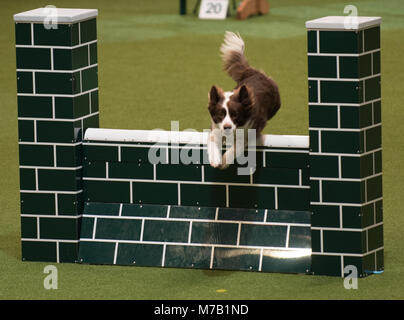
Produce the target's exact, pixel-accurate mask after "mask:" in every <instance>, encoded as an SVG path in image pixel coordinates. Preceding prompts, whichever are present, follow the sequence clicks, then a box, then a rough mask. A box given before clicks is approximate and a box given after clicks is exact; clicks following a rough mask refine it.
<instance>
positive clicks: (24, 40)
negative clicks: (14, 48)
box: [15, 23, 32, 45]
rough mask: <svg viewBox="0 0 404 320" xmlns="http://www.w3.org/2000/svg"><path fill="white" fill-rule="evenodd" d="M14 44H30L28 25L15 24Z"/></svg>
mask: <svg viewBox="0 0 404 320" xmlns="http://www.w3.org/2000/svg"><path fill="white" fill-rule="evenodd" d="M15 43H16V44H17V45H20V44H22V45H30V44H31V43H32V39H31V24H30V23H16V24H15Z"/></svg>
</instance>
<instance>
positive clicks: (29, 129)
mask: <svg viewBox="0 0 404 320" xmlns="http://www.w3.org/2000/svg"><path fill="white" fill-rule="evenodd" d="M34 139H35V125H34V120H18V141H27V142H33V141H34Z"/></svg>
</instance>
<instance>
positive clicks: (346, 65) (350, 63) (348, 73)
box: [339, 54, 372, 79]
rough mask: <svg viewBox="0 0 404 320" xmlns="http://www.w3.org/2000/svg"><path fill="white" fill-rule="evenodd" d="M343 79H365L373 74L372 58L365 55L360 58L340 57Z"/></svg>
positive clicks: (369, 55)
mask: <svg viewBox="0 0 404 320" xmlns="http://www.w3.org/2000/svg"><path fill="white" fill-rule="evenodd" d="M339 66H340V77H341V78H351V79H353V78H363V77H367V76H370V75H371V74H372V56H371V54H365V55H362V56H359V57H340V58H339Z"/></svg>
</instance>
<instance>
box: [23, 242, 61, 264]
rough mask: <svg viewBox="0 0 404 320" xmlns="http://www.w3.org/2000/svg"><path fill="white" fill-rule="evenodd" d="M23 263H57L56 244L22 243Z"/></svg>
mask: <svg viewBox="0 0 404 320" xmlns="http://www.w3.org/2000/svg"><path fill="white" fill-rule="evenodd" d="M21 250H22V260H23V261H44V262H56V259H57V257H56V251H57V249H56V242H45V241H24V240H23V241H21Z"/></svg>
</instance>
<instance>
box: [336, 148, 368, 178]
mask: <svg viewBox="0 0 404 320" xmlns="http://www.w3.org/2000/svg"><path fill="white" fill-rule="evenodd" d="M341 169H342V170H341V171H342V172H341V177H342V178H354V179H355V178H356V179H360V178H364V177H368V176H371V175H373V154H371V153H370V154H367V155H364V156H360V157H341Z"/></svg>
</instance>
